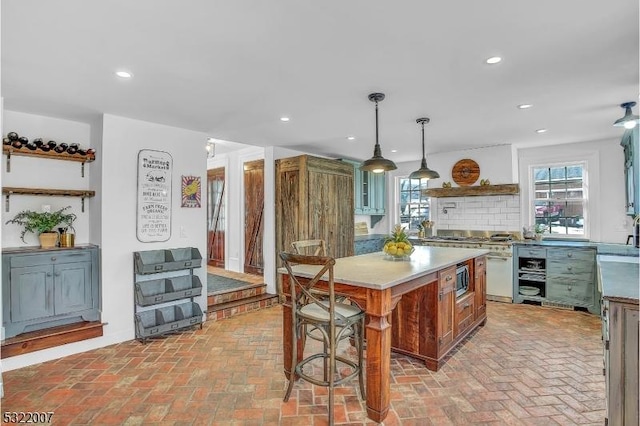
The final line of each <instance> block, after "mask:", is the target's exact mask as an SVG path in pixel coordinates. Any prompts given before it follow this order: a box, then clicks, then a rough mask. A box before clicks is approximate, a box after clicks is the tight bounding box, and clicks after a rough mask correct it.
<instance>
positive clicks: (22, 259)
mask: <svg viewBox="0 0 640 426" xmlns="http://www.w3.org/2000/svg"><path fill="white" fill-rule="evenodd" d="M90 261H91V252H89V251H87V250H82V251H75V252H67V251H65V252H49V253H48V254H34V255H26V256H13V257H11V267H12V268H22V267H25V266H34V265H52V264H53V265H55V264H59V263H75V262H90Z"/></svg>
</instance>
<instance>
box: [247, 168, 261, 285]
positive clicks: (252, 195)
mask: <svg viewBox="0 0 640 426" xmlns="http://www.w3.org/2000/svg"><path fill="white" fill-rule="evenodd" d="M244 210H245V212H244V225H245V226H244V229H245V234H244V252H245V253H244V272H245V273H247V274H257V275H262V274H263V273H264V258H263V255H262V239H263V235H262V234H263V232H262V230H263V223H264V219H263V216H262V214H263V211H264V160H256V161H250V162H247V163H244Z"/></svg>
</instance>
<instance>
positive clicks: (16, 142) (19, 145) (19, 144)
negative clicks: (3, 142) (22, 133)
mask: <svg viewBox="0 0 640 426" xmlns="http://www.w3.org/2000/svg"><path fill="white" fill-rule="evenodd" d="M11 145H12V146H13V147H14V148H17V149H20V148H22V145H23V143H22V141H21V140H20V139H16V140H14V141H12V142H11Z"/></svg>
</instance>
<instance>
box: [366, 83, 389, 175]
mask: <svg viewBox="0 0 640 426" xmlns="http://www.w3.org/2000/svg"><path fill="white" fill-rule="evenodd" d="M383 99H384V93H372V94H370V95H369V100H370V101H371V102H375V103H376V145H375V147H374V149H373V157H371V158H370V159H368V160H367V161H365V162H364V163H362V165H361V166H360V170H362V171H365V172H373V173H382V172H388V171H390V170H395V169H397V168H398V167H397V166H396V165H395V163H394V162H393V161H391V160H387V159H386V158H384V157H383V156H382V150H381V149H380V144H379V143H378V102H381V101H382V100H383Z"/></svg>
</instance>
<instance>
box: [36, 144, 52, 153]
mask: <svg viewBox="0 0 640 426" xmlns="http://www.w3.org/2000/svg"><path fill="white" fill-rule="evenodd" d="M39 148H40V149H41V150H42V151H43V152H49V151H51V148H49V145H40V146H39Z"/></svg>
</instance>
